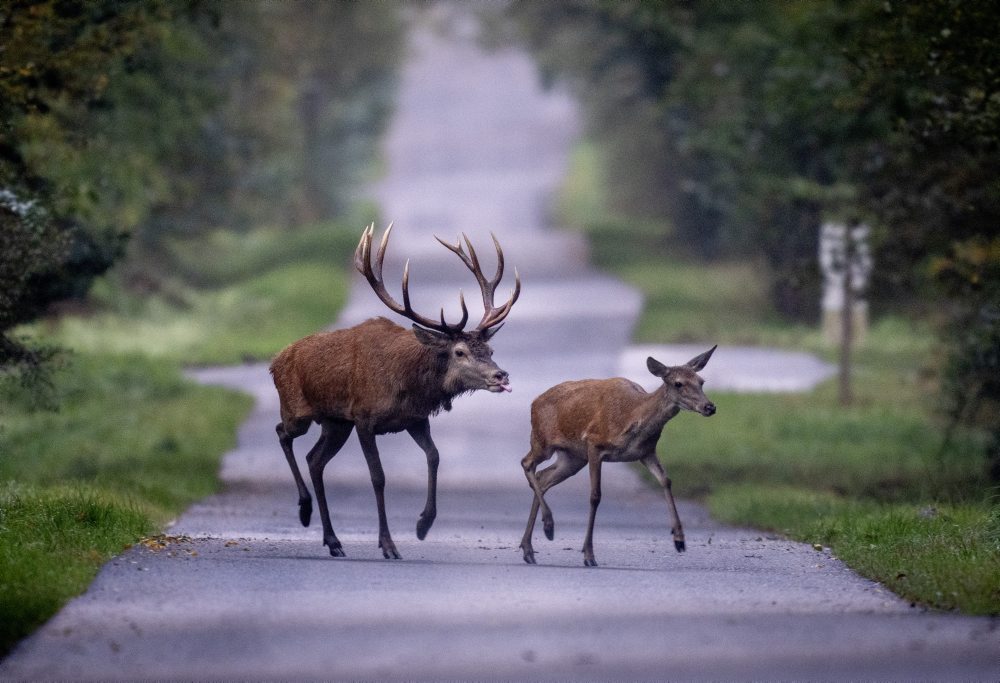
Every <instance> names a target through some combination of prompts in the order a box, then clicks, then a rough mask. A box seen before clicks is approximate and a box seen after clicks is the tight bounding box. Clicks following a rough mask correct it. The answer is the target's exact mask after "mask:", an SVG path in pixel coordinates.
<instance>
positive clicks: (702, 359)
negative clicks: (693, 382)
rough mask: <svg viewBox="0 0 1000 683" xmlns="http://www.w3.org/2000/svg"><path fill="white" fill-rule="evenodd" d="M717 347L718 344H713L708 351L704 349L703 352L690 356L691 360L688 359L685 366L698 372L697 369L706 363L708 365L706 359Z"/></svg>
mask: <svg viewBox="0 0 1000 683" xmlns="http://www.w3.org/2000/svg"><path fill="white" fill-rule="evenodd" d="M717 348H719V345H718V344H716V345H715V346H713V347H712V348H710V349H709V350H708V351H706V352H705V353H703V354H701V355H700V356H695V357H694V358H692V359H691V360H689V361H688V362H687V366H688V367H689V368H691V369H692V370H694V371H695V372H698V371H699V370H701V369H702V368H704V367H705V366H706V365H708V359H709V358H711V357H712V354H713V353H715V350H716V349H717Z"/></svg>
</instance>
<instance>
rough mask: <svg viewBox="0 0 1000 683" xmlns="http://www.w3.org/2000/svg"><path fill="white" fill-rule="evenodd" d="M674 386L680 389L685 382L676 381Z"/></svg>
mask: <svg viewBox="0 0 1000 683" xmlns="http://www.w3.org/2000/svg"><path fill="white" fill-rule="evenodd" d="M674 386H675V387H677V388H678V389H680V388H682V387H683V386H684V382H674Z"/></svg>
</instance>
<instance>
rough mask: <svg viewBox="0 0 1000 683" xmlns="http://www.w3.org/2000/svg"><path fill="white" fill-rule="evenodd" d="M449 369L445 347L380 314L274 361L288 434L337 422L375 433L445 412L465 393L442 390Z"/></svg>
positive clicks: (305, 342)
mask: <svg viewBox="0 0 1000 683" xmlns="http://www.w3.org/2000/svg"><path fill="white" fill-rule="evenodd" d="M447 369H448V356H447V350H446V349H445V348H432V347H429V346H427V345H425V344H423V343H421V342H420V341H418V340H417V337H416V334H415V333H414V332H413V330H408V329H406V328H404V327H400V326H399V325H397V324H395V323H393V322H392V321H390V320H388V319H386V318H381V317H379V318H372V319H370V320H366V321H365V322H363V323H361V324H359V325H356V326H354V327H352V328H350V329H346V330H336V331H333V332H319V333H317V334H312V335H309V336H308V337H305V338H303V339H300V340H299V341H297V342H295V343H294V344H291V345H289V346H287V347H286V348H285V349H284V350H283V351H282V352H281V353H279V354H278V356H277V357H276V358H275V359H274V362H273V363H272V364H271V374H272V375H273V376H274V384H275V387H276V388H277V390H278V397H279V400H280V403H281V420H282V422H283V423H284V424H285V428H286V429H289V428H290V427H291V426H292V425H295V424H297V423H301V422H303V421H305V422H307V423H308V422H320V421H321V420H323V419H329V418H335V419H340V420H346V421H348V422H353V423H354V424H355V425H356V426H358V427H360V428H363V429H366V430H367V431H370V432H372V433H373V434H386V433H391V432H399V431H402V430H403V429H406V427H408V426H410V425H411V424H413V422H415V421H418V420H422V419H424V418H426V417H427V416H428V415H433V414H435V413H437V412H438V411H440V410H441V409H442V408H443V409H445V410H450V409H451V401H452V399H454V398H455V397H456V396H458V395H459V394H461V393H463V392H464V391H467V389H465V388H463V387H462V386H460V385H452V386H447V385H446V383H445V380H446V373H447Z"/></svg>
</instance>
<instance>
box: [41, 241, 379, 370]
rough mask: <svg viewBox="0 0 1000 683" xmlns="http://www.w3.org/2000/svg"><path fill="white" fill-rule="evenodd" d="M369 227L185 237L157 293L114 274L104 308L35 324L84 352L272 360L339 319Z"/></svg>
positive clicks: (103, 286) (201, 360)
mask: <svg viewBox="0 0 1000 683" xmlns="http://www.w3.org/2000/svg"><path fill="white" fill-rule="evenodd" d="M359 225H360V224H359ZM360 232H361V228H360V227H358V229H357V230H356V231H349V230H347V229H346V228H345V227H342V226H339V225H336V224H327V223H324V224H318V225H315V226H311V227H309V228H300V229H298V230H294V231H288V230H276V229H268V228H261V229H258V230H255V231H252V232H249V233H245V234H240V235H234V234H233V233H226V232H219V233H214V234H211V235H208V236H207V237H204V238H200V239H197V240H191V241H188V242H177V243H175V244H174V245H173V250H174V252H175V254H174V260H175V261H176V264H177V265H176V266H175V267H174V268H173V271H174V278H173V279H170V280H168V281H166V282H163V283H161V287H162V291H161V292H159V293H158V294H155V295H153V296H145V297H136V296H133V295H130V294H128V293H127V292H125V291H123V290H122V289H121V288H120V287H119V286H118V285H117V279H116V277H115V276H114V275H112V276H111V277H108V278H105V279H103V280H102V281H100V282H99V283H98V284H97V285H96V287H95V296H94V298H95V300H96V301H97V302H98V304H99V307H98V308H97V310H96V311H94V312H91V313H90V314H88V315H73V316H63V317H60V318H58V319H56V320H50V321H48V322H47V323H45V324H37V325H34V326H32V327H31V328H29V330H28V331H29V332H30V333H33V334H36V335H43V336H44V337H45V338H46V339H47V340H49V341H51V342H54V343H56V344H58V345H61V346H63V347H66V348H71V349H74V350H77V351H81V352H114V353H142V354H145V355H149V356H154V357H157V358H165V359H171V360H174V361H176V362H179V363H183V364H185V365H204V364H220V363H239V362H243V361H248V360H265V359H268V358H270V357H271V356H272V355H274V354H275V353H276V352H277V351H279V350H281V348H283V347H284V346H285V345H286V344H289V343H291V342H293V341H295V340H296V339H299V338H301V337H304V336H305V335H307V334H310V333H312V332H315V331H317V330H319V329H322V328H323V327H325V326H327V325H329V324H330V323H331V322H333V320H334V319H335V318H336V314H337V312H338V311H339V310H340V309H341V308H342V307H343V305H344V302H345V300H346V297H347V291H348V285H349V274H348V263H349V259H350V255H351V254H352V253H353V250H354V247H355V246H356V242H357V237H358V235H360ZM355 233H356V234H355Z"/></svg>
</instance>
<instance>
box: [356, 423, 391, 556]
mask: <svg viewBox="0 0 1000 683" xmlns="http://www.w3.org/2000/svg"><path fill="white" fill-rule="evenodd" d="M358 440H359V441H360V442H361V450H362V451H363V452H364V454H365V460H367V461H368V473H369V474H370V475H371V477H372V488H373V489H375V504H376V505H377V506H378V547H379V548H381V549H382V556H383V557H385V559H387V560H389V559H393V560H398V559H401V556H400V554H399V551H397V550H396V544H395V543H393V541H392V536H391V535H390V534H389V519H388V517H387V516H386V514H385V472H383V471H382V460H381V459H380V458H379V455H378V448H377V447H376V446H375V435H374V434H372V433H371V432H369V431H362V430H361V429H358Z"/></svg>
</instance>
